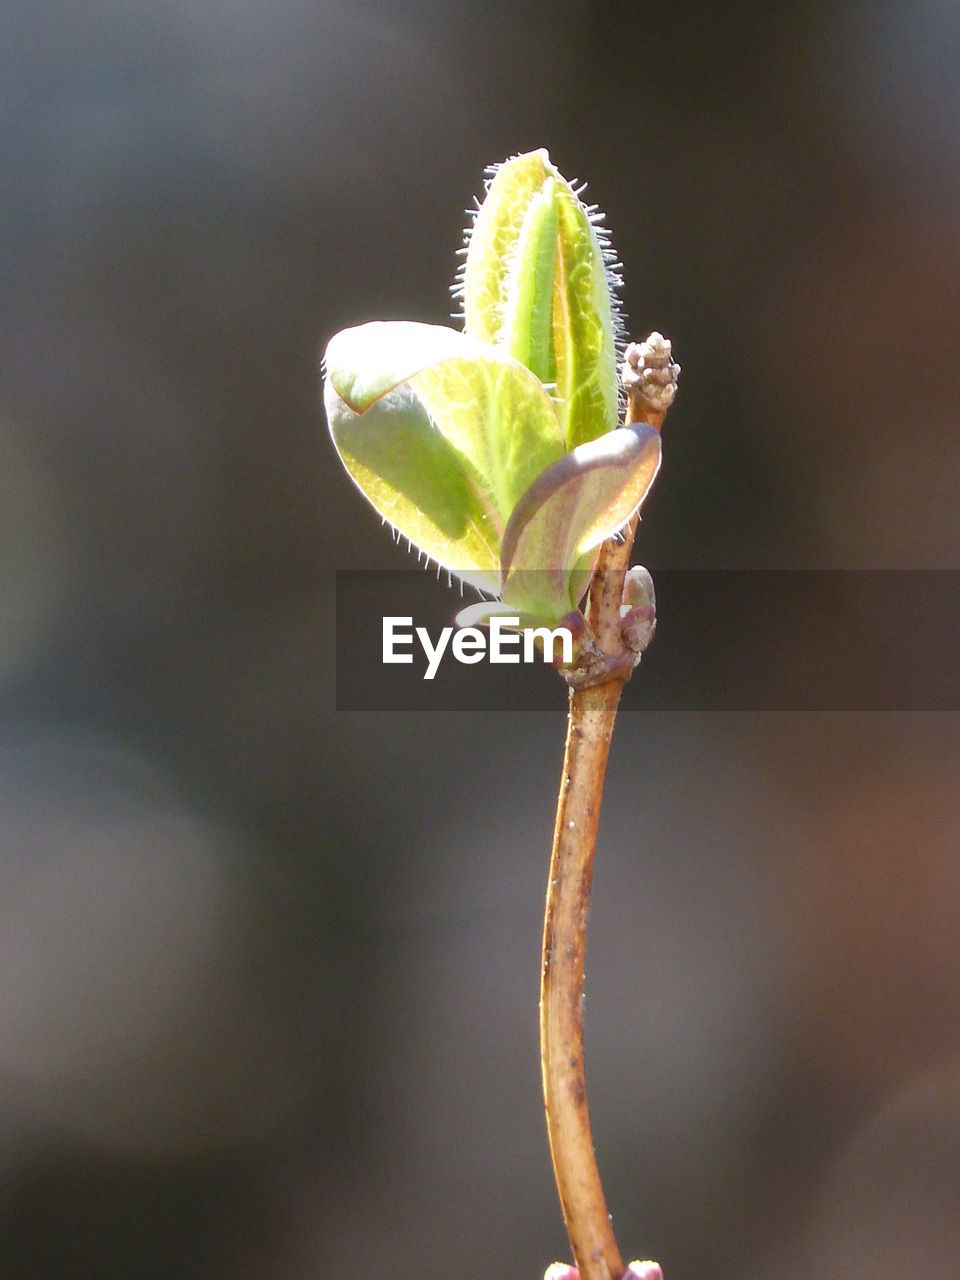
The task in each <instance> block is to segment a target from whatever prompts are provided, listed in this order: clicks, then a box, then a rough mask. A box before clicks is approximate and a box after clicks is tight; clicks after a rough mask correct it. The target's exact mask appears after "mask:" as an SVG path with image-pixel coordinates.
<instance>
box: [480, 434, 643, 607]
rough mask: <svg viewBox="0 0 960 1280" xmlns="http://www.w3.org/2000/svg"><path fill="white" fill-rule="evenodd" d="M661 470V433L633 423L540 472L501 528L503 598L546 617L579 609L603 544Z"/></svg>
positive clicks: (639, 501)
mask: <svg viewBox="0 0 960 1280" xmlns="http://www.w3.org/2000/svg"><path fill="white" fill-rule="evenodd" d="M659 467H660V433H659V432H658V431H656V430H655V429H654V428H653V427H650V426H648V425H646V424H645V423H636V424H634V425H632V426H628V427H619V428H618V429H617V430H615V431H611V432H608V433H607V434H606V435H605V436H601V437H600V439H598V440H593V441H590V442H589V443H588V444H583V445H580V446H578V447H577V448H576V449H574V450H573V451H572V452H570V453H568V454H565V455H564V457H563V458H561V459H560V460H559V461H558V462H555V463H553V465H552V466H550V467H548V468H547V469H546V470H545V471H543V472H542V473H541V475H539V476H538V477H537V479H536V480H535V481H534V482H533V484H532V485H531V486H530V488H529V489H528V490H527V491H526V493H524V495H523V496H522V498H521V499H520V501H519V502H518V503H517V505H516V507H515V508H514V510H513V514H512V515H511V517H510V520H509V522H508V524H507V527H506V529H505V530H504V535H503V543H502V547H501V552H500V572H501V580H502V591H501V599H502V600H503V601H504V603H506V604H510V605H513V606H514V607H516V608H518V609H521V610H522V611H523V612H525V613H529V614H531V615H534V616H536V617H539V618H544V619H556V618H560V617H562V616H563V615H564V614H565V613H567V612H568V611H569V610H570V609H572V608H576V606H577V604H578V603H579V600H580V597H581V596H582V594H583V592H584V591H585V590H586V587H587V582H588V580H589V575H590V571H591V569H592V566H593V564H594V562H595V559H596V552H597V549H598V548H599V546H600V543H601V542H603V541H604V540H605V539H606V538H609V537H612V535H613V534H615V533H616V532H617V531H618V530H619V529H621V528H622V527H623V526H624V524H626V522H627V521H628V520H629V519H630V517H631V516H632V515H633V514H634V513H635V512H636V511H637V510H638V509H639V507H640V504H641V503H642V502H643V499H644V498H645V497H646V495H647V493H648V492H649V489H650V486H651V485H652V484H653V481H654V479H655V477H656V474H657V471H658V470H659Z"/></svg>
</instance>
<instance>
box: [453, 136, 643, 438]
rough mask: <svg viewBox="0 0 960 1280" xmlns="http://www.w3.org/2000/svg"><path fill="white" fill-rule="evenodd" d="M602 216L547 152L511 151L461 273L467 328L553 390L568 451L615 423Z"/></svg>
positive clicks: (610, 299)
mask: <svg viewBox="0 0 960 1280" xmlns="http://www.w3.org/2000/svg"><path fill="white" fill-rule="evenodd" d="M596 217H597V215H596V213H595V211H594V210H592V209H588V208H587V207H586V206H585V205H584V204H583V203H582V202H581V201H580V198H579V196H578V195H577V193H576V192H575V191H574V189H573V188H572V187H571V185H570V184H569V183H568V182H567V181H566V179H565V178H563V177H562V176H561V174H560V173H559V172H558V170H557V169H556V168H555V167H554V165H553V164H551V162H550V157H549V155H548V154H547V152H546V151H542V150H541V151H531V152H529V153H527V154H526V155H521V156H515V157H514V158H513V159H512V160H508V161H507V162H506V163H505V164H503V165H501V166H500V167H499V168H498V169H497V170H496V172H495V174H494V177H493V179H492V181H491V182H490V185H489V188H488V190H487V195H486V198H485V200H484V202H483V204H482V205H481V206H480V209H479V210H478V212H477V216H476V220H475V222H474V225H473V228H472V230H471V231H470V232H469V240H468V247H467V255H466V263H465V266H464V271H463V313H464V325H465V328H466V331H467V333H469V334H471V335H472V336H473V337H476V338H478V339H480V340H481V341H484V342H493V343H496V344H498V345H502V346H504V347H506V349H507V350H508V351H509V352H510V354H511V355H513V356H514V357H515V358H516V359H518V360H520V361H522V363H524V364H525V365H527V367H528V368H529V369H531V370H532V371H533V372H534V373H535V374H536V375H537V377H538V378H539V379H540V380H541V381H542V382H544V383H547V384H549V385H551V386H553V387H555V393H556V396H557V401H558V407H559V412H560V417H561V421H562V422H563V426H564V438H565V440H566V443H567V448H573V447H574V446H576V445H578V444H582V443H584V441H587V440H593V439H595V438H596V437H597V436H600V435H603V434H604V433H605V432H607V431H612V430H613V428H614V427H615V426H616V425H617V416H618V389H617V349H616V338H617V323H618V318H617V311H616V299H615V296H614V294H613V293H612V291H611V283H616V277H614V276H613V275H612V273H609V274H608V259H609V258H611V257H612V252H611V251H610V250H609V248H608V247H606V246H605V244H604V243H602V242H601V237H600V235H599V234H598V232H597V229H596V227H595V225H594V221H595V219H596Z"/></svg>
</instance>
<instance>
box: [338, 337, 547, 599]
mask: <svg viewBox="0 0 960 1280" xmlns="http://www.w3.org/2000/svg"><path fill="white" fill-rule="evenodd" d="M325 362H326V368H327V378H326V383H325V386H324V403H325V407H326V411H327V419H328V422H329V425H330V431H331V434H332V436H333V440H334V444H335V445H336V447H337V451H338V453H339V454H340V457H341V459H342V460H343V463H344V465H345V466H346V468H347V471H348V472H349V473H350V475H351V477H352V478H353V480H354V481H355V482H356V484H357V485H358V486H359V488H360V489H361V490H362V492H363V493H364V495H365V496H366V497H367V499H368V500H369V501H370V502H371V503H372V504H373V506H374V507H375V508H376V509H377V511H379V512H380V514H381V515H382V516H383V517H384V518H385V519H386V520H388V521H389V522H390V523H391V524H392V525H393V527H394V528H395V529H396V530H398V531H399V533H400V534H401V535H403V536H404V537H406V538H408V539H409V540H410V541H411V542H412V543H413V544H415V545H416V546H417V547H419V548H420V549H421V550H422V551H423V552H425V553H426V555H427V556H429V557H430V558H431V559H434V560H436V561H437V562H438V564H440V565H442V566H443V567H444V568H447V569H449V570H451V571H452V572H453V573H455V574H457V575H458V576H459V577H462V578H464V580H466V581H469V582H472V583H473V584H474V585H476V586H479V587H480V588H481V589H483V590H487V591H493V592H497V591H498V590H499V585H500V583H499V549H500V542H501V539H502V537H503V534H504V531H505V529H506V526H507V523H508V521H509V519H510V515H511V513H512V511H513V508H514V506H515V505H516V503H517V500H518V499H519V498H520V496H521V495H522V494H523V493H524V492H526V490H527V489H528V488H529V486H530V485H531V484H532V483H533V481H534V480H535V479H536V477H537V476H538V475H539V474H540V473H541V472H542V471H543V470H544V469H545V468H547V467H549V466H550V465H551V464H552V463H554V462H555V461H556V460H558V459H559V458H561V457H562V456H563V434H562V428H561V426H560V422H559V419H558V417H557V412H556V408H555V406H554V404H553V402H552V401H551V399H550V397H549V396H548V395H547V393H546V392H545V390H544V388H543V386H542V385H541V384H540V382H539V381H538V380H537V378H536V377H534V375H533V374H532V373H531V372H530V371H529V370H528V369H526V368H525V367H524V366H523V365H521V364H519V363H518V362H517V361H515V360H512V359H510V357H509V356H508V355H506V354H505V353H504V352H503V351H501V350H499V349H495V348H493V347H486V346H483V345H482V344H479V343H476V342H474V341H472V340H471V339H470V338H468V337H467V336H465V335H464V334H461V333H457V332H456V331H455V330H453V329H444V328H440V327H437V326H433V325H418V324H410V323H394V324H389V323H375V324H368V325H360V326H359V327H357V328H355V329H347V330H344V331H343V332H342V333H339V334H337V335H336V337H334V338H333V339H332V340H331V342H330V344H329V346H328V347H327V351H326V356H325Z"/></svg>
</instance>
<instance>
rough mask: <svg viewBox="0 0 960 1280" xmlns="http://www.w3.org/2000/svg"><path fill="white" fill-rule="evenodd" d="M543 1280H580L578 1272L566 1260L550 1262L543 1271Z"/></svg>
mask: <svg viewBox="0 0 960 1280" xmlns="http://www.w3.org/2000/svg"><path fill="white" fill-rule="evenodd" d="M543 1280H580V1272H579V1271H578V1270H577V1268H576V1267H571V1266H568V1264H567V1263H566V1262H551V1263H550V1265H549V1267H547V1269H546V1271H545V1272H544V1273H543Z"/></svg>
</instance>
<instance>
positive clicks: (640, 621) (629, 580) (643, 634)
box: [620, 565, 657, 653]
mask: <svg viewBox="0 0 960 1280" xmlns="http://www.w3.org/2000/svg"><path fill="white" fill-rule="evenodd" d="M622 600H623V603H622V604H621V606H620V630H621V634H622V636H623V643H624V644H625V645H626V646H627V648H628V649H631V650H633V652H634V653H643V651H644V649H646V648H647V646H648V645H649V644H650V641H651V640H652V639H653V636H654V632H655V631H656V629H657V599H656V595H655V593H654V590H653V578H651V576H650V574H649V572H648V570H646V569H644V567H643V566H642V565H634V567H633V568H632V569H628V570H627V573H626V576H625V577H624V580H623V596H622Z"/></svg>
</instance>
